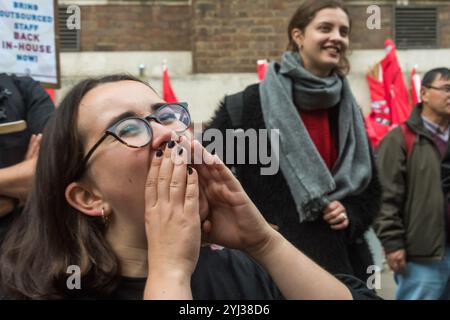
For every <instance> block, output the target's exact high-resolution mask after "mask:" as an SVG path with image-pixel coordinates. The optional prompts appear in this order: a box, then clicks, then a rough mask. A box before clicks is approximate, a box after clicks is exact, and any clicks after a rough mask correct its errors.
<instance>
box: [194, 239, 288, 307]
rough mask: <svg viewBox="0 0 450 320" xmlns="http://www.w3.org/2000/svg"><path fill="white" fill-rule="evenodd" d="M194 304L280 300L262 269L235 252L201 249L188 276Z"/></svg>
mask: <svg viewBox="0 0 450 320" xmlns="http://www.w3.org/2000/svg"><path fill="white" fill-rule="evenodd" d="M191 288H192V294H193V297H194V299H195V300H281V299H284V298H283V296H282V294H281V292H280V291H279V290H278V288H277V286H276V285H275V283H274V282H273V281H272V279H271V278H270V276H269V275H268V274H267V272H265V271H264V269H263V268H262V267H261V266H260V265H259V264H257V263H256V262H255V261H254V260H253V259H251V258H250V257H249V256H248V255H246V254H245V253H243V252H241V251H238V250H231V249H222V250H211V249H210V248H209V247H203V248H201V251H200V257H199V261H198V264H197V267H196V269H195V271H194V274H193V275H192V281H191Z"/></svg>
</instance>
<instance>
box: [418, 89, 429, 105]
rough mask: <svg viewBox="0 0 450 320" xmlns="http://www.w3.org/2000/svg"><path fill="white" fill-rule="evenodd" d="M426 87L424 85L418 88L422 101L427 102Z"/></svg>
mask: <svg viewBox="0 0 450 320" xmlns="http://www.w3.org/2000/svg"><path fill="white" fill-rule="evenodd" d="M428 91H429V90H428V89H427V88H425V87H421V88H420V97H421V99H422V102H428Z"/></svg>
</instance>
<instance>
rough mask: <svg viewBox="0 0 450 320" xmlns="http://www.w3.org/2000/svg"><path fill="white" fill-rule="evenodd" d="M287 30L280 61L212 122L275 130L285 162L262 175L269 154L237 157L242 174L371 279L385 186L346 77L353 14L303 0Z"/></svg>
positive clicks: (301, 244)
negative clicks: (371, 236) (368, 235)
mask: <svg viewBox="0 0 450 320" xmlns="http://www.w3.org/2000/svg"><path fill="white" fill-rule="evenodd" d="M287 31H288V32H287V34H288V41H289V44H288V51H287V52H285V53H284V54H283V56H282V61H281V63H272V64H271V65H270V66H269V67H268V70H267V73H266V77H265V79H264V81H263V82H261V83H260V84H256V85H251V86H249V87H247V88H246V89H245V90H244V91H243V92H240V93H238V94H236V95H235V96H231V97H227V98H226V99H225V101H224V102H223V103H222V104H221V105H220V107H219V109H218V110H217V111H216V114H215V115H214V117H213V119H212V121H211V125H210V128H215V129H219V130H220V131H221V132H222V133H223V134H224V133H225V132H226V131H227V129H233V128H235V129H236V128H242V129H244V130H249V129H255V130H261V129H267V130H279V136H280V143H279V148H278V149H279V164H280V168H281V170H280V171H279V172H278V173H276V174H275V175H271V176H268V175H260V172H261V169H262V168H264V167H265V164H264V163H261V162H259V163H258V164H256V165H255V164H253V163H246V164H242V165H241V164H240V165H239V166H236V167H235V169H236V174H237V177H238V178H239V180H240V182H241V183H242V185H243V187H244V189H245V190H246V192H247V193H248V194H249V195H250V197H251V199H252V200H253V201H254V202H255V204H256V205H257V207H258V208H259V209H260V210H261V212H262V213H263V214H264V215H265V218H266V219H267V220H268V221H269V222H270V223H272V224H274V225H276V226H278V227H279V230H280V233H281V234H283V235H284V236H285V237H286V238H287V239H288V240H289V241H291V242H292V243H294V244H295V246H296V247H297V248H299V249H300V250H302V251H304V252H305V253H307V254H308V256H309V257H311V258H312V259H313V260H314V261H315V262H317V263H318V264H319V265H321V266H322V267H324V268H325V269H326V270H327V271H329V272H331V273H341V272H342V273H349V274H353V275H356V276H358V277H359V278H360V279H362V280H366V279H367V278H368V276H369V274H368V273H367V270H370V269H368V267H369V266H371V265H373V259H372V257H371V253H370V250H369V248H368V246H367V243H366V240H365V239H364V233H365V232H366V231H367V230H368V229H369V227H370V225H371V223H372V221H373V219H374V217H375V216H376V214H377V213H378V210H379V207H380V199H381V188H380V185H379V182H378V178H377V172H376V169H375V166H374V165H373V159H372V155H371V149H370V146H369V142H368V139H367V136H366V132H365V126H364V121H363V118H362V112H361V110H360V107H359V106H358V105H357V103H356V101H355V99H354V97H353V94H352V91H351V88H350V86H349V84H348V81H347V79H346V77H345V75H346V74H347V73H348V72H349V70H350V65H349V62H348V60H347V57H346V54H347V51H348V48H349V46H350V32H351V19H350V16H349V14H348V11H347V9H346V8H345V6H344V2H343V1H339V0H305V1H302V2H301V4H300V6H299V7H298V9H297V10H296V12H295V13H294V15H293V16H292V18H291V20H290V22H289V24H288V28H287ZM236 101H240V103H238V102H236ZM240 108H242V110H241V109H240ZM236 110H239V112H238V111H236ZM236 114H239V115H242V116H241V118H240V119H238V120H237V121H236V120H235V119H234V117H231V116H230V115H236ZM259 139H266V138H261V137H259ZM225 143H226V142H225ZM265 143H266V141H255V142H253V144H254V145H264V144H265ZM274 145H275V144H272V148H273V149H271V150H270V151H269V153H270V154H273V153H274V152H276V150H278V149H276V148H275V147H274ZM276 146H277V147H278V144H277V145H276ZM251 148H252V146H251V145H249V144H247V148H246V150H245V151H246V154H248V150H251ZM223 156H224V159H228V158H227V155H226V154H224V155H223ZM233 160H234V159H233ZM234 163H236V162H234ZM227 164H228V165H229V166H232V164H233V163H227Z"/></svg>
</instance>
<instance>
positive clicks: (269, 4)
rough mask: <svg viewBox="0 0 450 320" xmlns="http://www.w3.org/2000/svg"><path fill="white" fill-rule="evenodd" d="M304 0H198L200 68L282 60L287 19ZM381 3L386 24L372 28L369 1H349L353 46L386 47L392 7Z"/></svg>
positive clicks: (247, 67)
mask: <svg viewBox="0 0 450 320" xmlns="http://www.w3.org/2000/svg"><path fill="white" fill-rule="evenodd" d="M298 3H299V2H298V1H294V0H284V1H277V0H269V1H266V0H240V1H235V0H193V18H192V19H193V21H192V23H193V39H192V40H193V51H194V57H195V58H194V71H195V72H229V71H230V70H233V71H235V72H253V71H254V70H255V61H256V60H258V59H261V58H268V59H271V60H274V59H275V60H278V59H279V57H280V55H281V53H282V52H283V51H284V50H285V49H286V46H287V42H288V40H287V25H288V22H289V19H290V17H291V16H292V14H293V13H294V11H295V10H296V8H297V7H298ZM380 7H381V17H382V28H381V30H368V29H367V27H366V20H367V18H368V17H369V15H368V14H367V13H366V8H367V6H350V7H349V12H350V15H351V17H352V23H353V33H352V38H351V39H352V41H351V47H352V48H353V49H381V48H383V46H384V40H385V39H386V38H388V37H392V28H391V22H390V21H391V18H392V7H391V6H389V5H384V6H380ZM361 31H364V32H361ZM369 35H370V36H369Z"/></svg>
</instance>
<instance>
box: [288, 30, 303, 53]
mask: <svg viewBox="0 0 450 320" xmlns="http://www.w3.org/2000/svg"><path fill="white" fill-rule="evenodd" d="M291 37H292V40H294V42H295V43H296V44H297V47H298V48H300V47H301V45H302V44H303V41H304V39H305V36H304V35H303V32H302V30H300V29H299V28H294V29H292V31H291Z"/></svg>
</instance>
